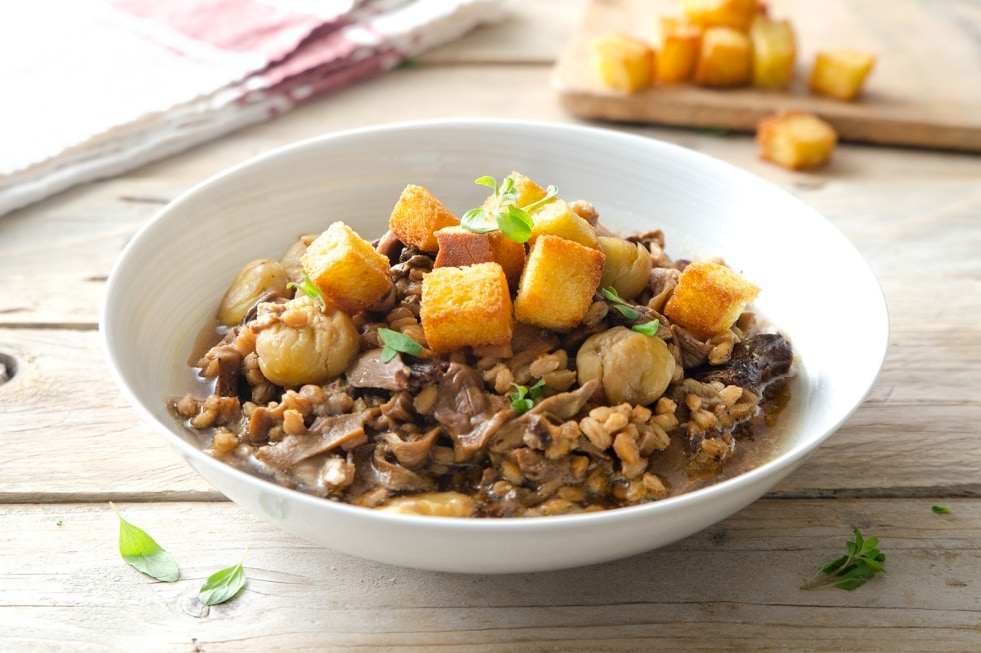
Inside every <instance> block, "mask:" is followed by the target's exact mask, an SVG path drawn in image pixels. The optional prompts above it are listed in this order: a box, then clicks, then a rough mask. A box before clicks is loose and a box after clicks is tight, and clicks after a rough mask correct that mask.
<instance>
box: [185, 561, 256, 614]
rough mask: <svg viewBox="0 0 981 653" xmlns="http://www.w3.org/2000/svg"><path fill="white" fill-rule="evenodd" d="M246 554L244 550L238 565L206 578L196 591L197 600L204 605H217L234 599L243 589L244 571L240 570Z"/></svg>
mask: <svg viewBox="0 0 981 653" xmlns="http://www.w3.org/2000/svg"><path fill="white" fill-rule="evenodd" d="M248 553H249V552H248V550H246V551H245V553H243V554H242V559H241V560H239V561H238V564H236V565H232V566H231V567H226V568H225V569H222V570H221V571H216V572H215V573H213V574H211V575H210V576H208V580H206V581H205V582H204V585H202V586H201V589H200V590H198V600H199V601H201V603H204V604H205V605H218V604H219V603H224V602H225V601H228V600H229V599H232V598H234V597H235V595H236V594H238V593H239V592H240V591H241V590H242V588H243V587H245V569H243V568H242V563H243V562H245V556H246V555H248Z"/></svg>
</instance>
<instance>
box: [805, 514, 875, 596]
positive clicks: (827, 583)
mask: <svg viewBox="0 0 981 653" xmlns="http://www.w3.org/2000/svg"><path fill="white" fill-rule="evenodd" d="M854 533H855V540H854V541H852V542H846V543H845V545H846V549H847V550H848V555H843V556H841V557H840V558H838V559H836V560H832V561H831V562H829V563H827V564H824V565H822V566H821V568H820V569H819V570H818V573H817V574H815V575H814V577H813V578H812V579H811V580H809V581H808V582H807V583H805V584H804V585H801V589H802V590H817V589H825V588H827V587H838V588H840V589H843V590H848V591H851V590H853V589H855V588H856V587H858V586H859V585H862V584H864V583H865V582H866V581H868V580H869V579H870V578H872V577H873V576H875V575H876V574H879V573H885V568H884V567H883V566H882V563H883V562H884V561H885V559H886V555H885V554H884V553H882V552H880V551H879V549H878V546H879V538H876V537H870V538H868V539H865V538H863V537H862V533H861V532H860V531H859V530H858V529H857V528H856V529H854Z"/></svg>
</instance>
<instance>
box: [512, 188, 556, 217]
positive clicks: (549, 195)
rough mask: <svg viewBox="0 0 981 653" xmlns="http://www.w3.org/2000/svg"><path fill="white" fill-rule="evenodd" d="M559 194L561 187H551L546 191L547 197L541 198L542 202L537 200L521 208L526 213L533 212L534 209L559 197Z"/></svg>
mask: <svg viewBox="0 0 981 653" xmlns="http://www.w3.org/2000/svg"><path fill="white" fill-rule="evenodd" d="M558 193H559V187H558V186H551V185H550V186H549V187H548V188H546V189H545V197H543V198H541V199H540V200H535V201H534V202H532V203H531V204H529V205H527V206H523V207H521V208H523V209H524V210H525V211H531V210H532V209H537V208H538V207H539V206H541V205H542V204H544V203H545V202H547V201H549V200H550V199H552V198H553V197H555V196H556V195H558Z"/></svg>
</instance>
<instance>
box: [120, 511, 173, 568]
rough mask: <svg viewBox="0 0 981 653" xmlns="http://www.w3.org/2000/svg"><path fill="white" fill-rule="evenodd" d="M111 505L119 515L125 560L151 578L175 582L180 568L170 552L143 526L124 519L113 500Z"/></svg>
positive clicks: (121, 542) (122, 551)
mask: <svg viewBox="0 0 981 653" xmlns="http://www.w3.org/2000/svg"><path fill="white" fill-rule="evenodd" d="M109 506H110V507H111V508H112V510H113V512H115V513H116V516H117V517H119V555H121V556H122V558H123V560H125V561H126V562H127V563H128V564H129V565H130V566H131V567H133V568H134V569H136V570H138V571H140V572H142V573H144V574H146V575H147V576H149V577H150V578H155V579H157V580H161V581H164V582H166V583H173V582H174V581H176V580H177V579H179V578H180V570H179V569H178V568H177V563H176V562H174V559H173V558H171V557H170V554H169V553H167V552H166V551H164V550H163V548H162V547H161V546H160V545H159V544H157V542H156V540H154V539H153V538H152V537H150V536H149V535H148V534H147V532H146V531H144V530H143V529H142V528H140V527H139V526H134V525H133V524H131V523H129V522H128V521H126V520H125V519H123V516H122V515H121V514H119V510H117V509H116V506H115V505H113V503H112V502H111V501H110V502H109Z"/></svg>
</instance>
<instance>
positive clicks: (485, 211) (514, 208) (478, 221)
mask: <svg viewBox="0 0 981 653" xmlns="http://www.w3.org/2000/svg"><path fill="white" fill-rule="evenodd" d="M474 183H476V184H478V185H480V186H487V187H488V188H491V189H493V191H494V201H493V202H489V203H488V204H487V205H485V206H484V207H480V208H476V209H470V210H469V211H467V212H466V213H464V214H463V218H462V219H461V220H460V225H461V226H462V227H463V228H465V229H468V230H470V231H473V232H474V233H478V234H483V233H487V232H488V231H494V230H495V229H497V230H498V231H500V232H501V233H502V234H504V235H505V236H507V237H508V238H510V239H511V240H513V241H515V242H518V243H526V242H528V240H529V239H530V238H531V229H532V227H533V226H534V224H535V221H534V219H533V218H532V217H531V213H529V211H530V210H531V209H533V208H535V207H537V206H539V205H541V204H542V203H544V202H547V201H548V200H550V199H552V198H553V197H555V195H556V194H557V193H558V192H559V189H558V188H557V187H556V186H549V187H548V190H547V191H546V194H545V197H543V198H541V199H540V200H537V201H535V202H532V203H531V204H529V205H528V206H525V207H520V206H518V190H517V188H516V187H515V185H514V179H512V178H511V177H505V178H504V181H503V182H502V183H501V184H498V183H497V181H496V180H495V179H494V178H493V177H480V178H478V179H476V180H475V182H474Z"/></svg>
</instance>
